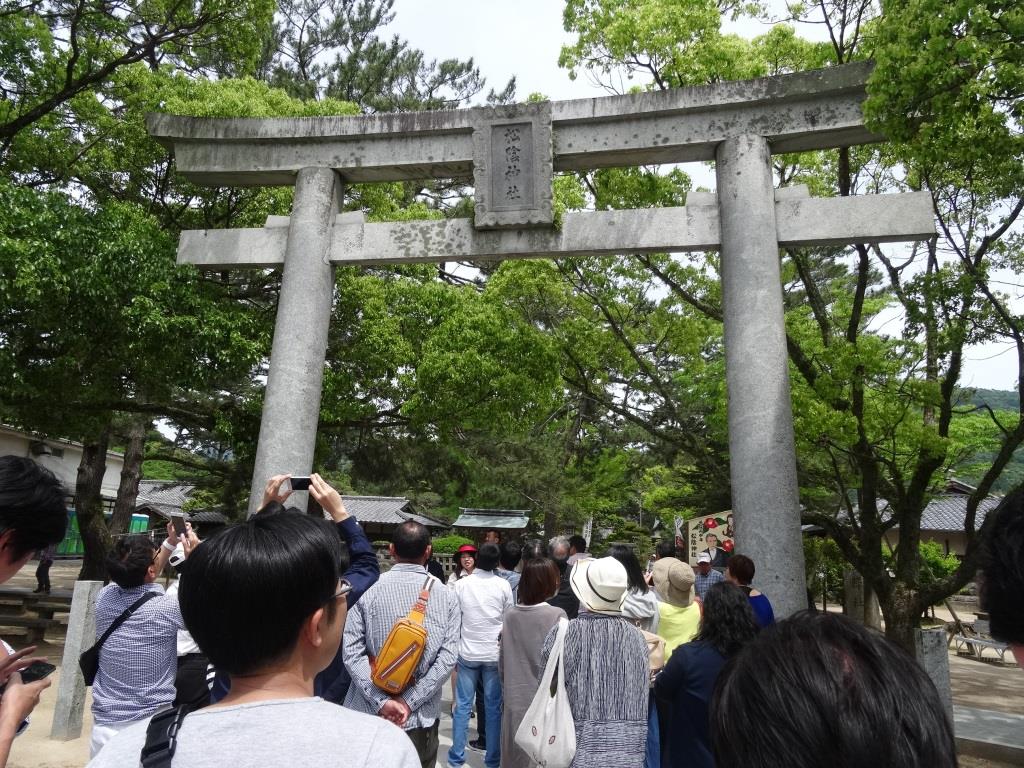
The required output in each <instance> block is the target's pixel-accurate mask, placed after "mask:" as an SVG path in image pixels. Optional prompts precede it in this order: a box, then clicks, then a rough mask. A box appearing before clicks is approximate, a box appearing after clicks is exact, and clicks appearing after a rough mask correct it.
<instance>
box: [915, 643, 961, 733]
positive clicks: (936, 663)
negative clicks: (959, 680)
mask: <svg viewBox="0 0 1024 768" xmlns="http://www.w3.org/2000/svg"><path fill="white" fill-rule="evenodd" d="M914 642H915V644H916V646H917V647H916V656H917V663H918V664H920V665H921V667H922V668H923V669H924V671H925V673H926V674H927V675H928V677H930V678H931V681H932V682H933V683H935V688H936V689H937V690H938V692H939V698H940V699H942V705H943V707H945V709H946V716H947V717H948V718H949V720H950V722H952V721H953V686H952V683H950V679H949V648H948V645H947V644H948V638H947V637H946V630H945V629H918V630H916V631H915V636H914Z"/></svg>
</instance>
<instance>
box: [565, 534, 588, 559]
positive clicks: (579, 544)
mask: <svg viewBox="0 0 1024 768" xmlns="http://www.w3.org/2000/svg"><path fill="white" fill-rule="evenodd" d="M569 546H570V547H572V548H573V549H575V550H576V552H577V553H580V554H582V553H583V552H586V551H587V540H586V539H584V538H583V537H582V536H580V535H579V534H578V533H574V534H573V535H572V536H570V537H569Z"/></svg>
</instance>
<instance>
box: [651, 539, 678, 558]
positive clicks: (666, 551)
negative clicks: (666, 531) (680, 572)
mask: <svg viewBox="0 0 1024 768" xmlns="http://www.w3.org/2000/svg"><path fill="white" fill-rule="evenodd" d="M654 553H655V554H656V555H657V556H658V559H659V560H662V559H664V558H666V557H675V556H676V543H675V542H674V541H659V542H658V546H656V547H655V548H654Z"/></svg>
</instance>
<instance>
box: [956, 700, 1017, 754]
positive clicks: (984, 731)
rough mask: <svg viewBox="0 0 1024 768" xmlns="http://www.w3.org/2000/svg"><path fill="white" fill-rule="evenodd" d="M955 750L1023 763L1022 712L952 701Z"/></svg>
mask: <svg viewBox="0 0 1024 768" xmlns="http://www.w3.org/2000/svg"><path fill="white" fill-rule="evenodd" d="M953 724H954V729H955V731H956V744H957V751H958V752H962V753H965V754H970V755H974V756H975V757H981V758H984V759H986V760H999V761H1003V762H1007V763H1010V764H1012V765H1024V715H1014V714H1009V713H1006V712H994V711H992V710H989V709H974V708H972V707H963V706H959V705H954V707H953Z"/></svg>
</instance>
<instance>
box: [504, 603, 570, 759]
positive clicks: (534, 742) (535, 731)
mask: <svg viewBox="0 0 1024 768" xmlns="http://www.w3.org/2000/svg"><path fill="white" fill-rule="evenodd" d="M568 626H569V621H568V619H559V620H558V634H557V635H555V644H554V645H553V646H552V648H551V653H550V654H549V655H548V663H547V665H546V666H545V667H544V674H543V675H541V678H540V687H539V688H537V693H536V694H534V697H533V701H531V702H530V707H529V709H527V710H526V715H525V716H524V717H523V722H522V723H520V724H519V728H518V730H516V739H515V741H516V744H517V745H518V746H519V747H520V749H522V750H523V751H524V752H526V754H527V755H529V757H530V761H531V763H532V764H533V765H534V766H544V767H545V768H568V765H569V764H570V763H571V762H572V758H573V755H575V754H576V724H575V723H574V722H573V719H572V709H570V707H569V697H568V695H567V694H566V692H565V664H563V663H562V657H563V655H564V654H563V651H564V649H565V630H566V627H568ZM556 670H557V675H558V683H557V686H556V688H555V694H554V695H553V696H552V695H551V681H552V679H553V678H554V677H555V674H556Z"/></svg>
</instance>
